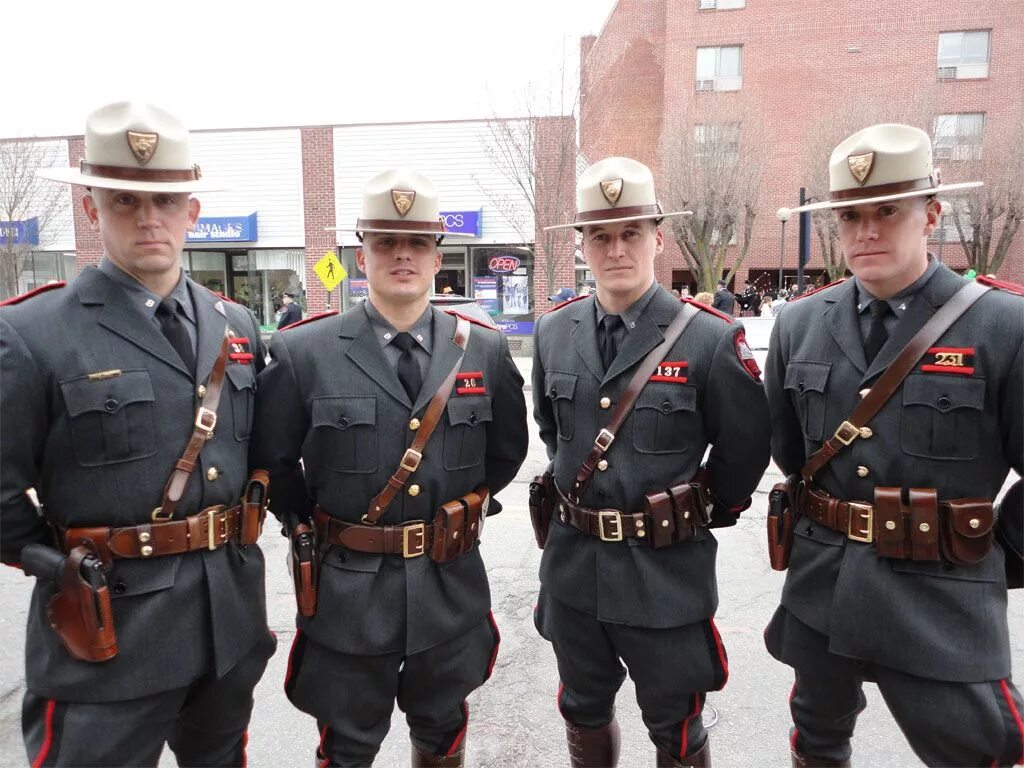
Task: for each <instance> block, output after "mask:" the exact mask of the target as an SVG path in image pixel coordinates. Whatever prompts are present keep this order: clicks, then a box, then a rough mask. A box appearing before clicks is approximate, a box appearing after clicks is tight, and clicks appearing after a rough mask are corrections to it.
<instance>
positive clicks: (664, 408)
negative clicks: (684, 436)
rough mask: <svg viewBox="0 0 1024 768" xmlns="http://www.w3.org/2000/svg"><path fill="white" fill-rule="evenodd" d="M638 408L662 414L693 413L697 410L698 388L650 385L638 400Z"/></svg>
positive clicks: (689, 385) (681, 385) (677, 385)
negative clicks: (650, 409) (649, 409)
mask: <svg viewBox="0 0 1024 768" xmlns="http://www.w3.org/2000/svg"><path fill="white" fill-rule="evenodd" d="M636 407H637V408H652V409H654V410H656V411H661V412H662V413H673V412H675V411H693V410H696V408H697V388H696V387H694V386H693V385H691V384H648V385H647V386H646V387H644V389H643V391H642V392H641V393H640V397H638V398H637V401H636Z"/></svg>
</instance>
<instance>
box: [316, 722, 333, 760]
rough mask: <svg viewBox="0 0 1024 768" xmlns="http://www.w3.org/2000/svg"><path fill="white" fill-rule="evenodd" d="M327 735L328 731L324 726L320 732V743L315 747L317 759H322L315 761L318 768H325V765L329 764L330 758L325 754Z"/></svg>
mask: <svg viewBox="0 0 1024 768" xmlns="http://www.w3.org/2000/svg"><path fill="white" fill-rule="evenodd" d="M327 734H328V730H327V726H326V725H325V726H324V727H323V730H321V731H320V743H319V744H318V745H317V748H316V751H317V757H318V758H323V759H318V760H317V766H318V768H327V765H328V764H329V763H330V762H331V757H330V755H328V754H327Z"/></svg>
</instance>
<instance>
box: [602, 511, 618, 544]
mask: <svg viewBox="0 0 1024 768" xmlns="http://www.w3.org/2000/svg"><path fill="white" fill-rule="evenodd" d="M606 520H611V521H612V522H613V523H614V524H615V528H614V530H612V532H611V533H607V534H606V533H605V528H604V525H605V521H606ZM597 535H598V536H600V537H601V541H622V514H621V513H620V512H619V511H618V510H617V509H602V510H601V511H599V512H598V513H597Z"/></svg>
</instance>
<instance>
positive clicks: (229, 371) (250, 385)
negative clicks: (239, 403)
mask: <svg viewBox="0 0 1024 768" xmlns="http://www.w3.org/2000/svg"><path fill="white" fill-rule="evenodd" d="M224 373H225V374H226V375H227V377H228V378H229V379H231V383H232V384H233V385H234V387H235V389H255V388H256V373H255V371H253V369H252V368H251V367H250V366H248V365H229V366H227V367H226V368H225V369H224Z"/></svg>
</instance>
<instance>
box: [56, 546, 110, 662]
mask: <svg viewBox="0 0 1024 768" xmlns="http://www.w3.org/2000/svg"><path fill="white" fill-rule="evenodd" d="M84 574H85V575H89V577H90V580H89V581H87V580H86V577H85V575H84ZM57 589H58V591H57V594H55V595H54V596H53V597H51V598H50V601H49V603H48V604H47V609H46V614H47V618H48V619H49V621H50V626H51V627H53V629H54V631H55V632H56V633H57V634H58V635H59V636H60V639H61V642H62V643H63V644H64V647H65V648H66V649H67V651H68V653H70V654H71V655H72V656H74V657H75V658H76V659H80V660H82V661H92V662H98V661H107V660H108V659H112V658H114V656H116V655H117V636H116V634H115V632H114V614H113V611H112V609H111V606H110V592H109V591H108V589H107V584H106V579H105V578H104V577H103V572H102V570H101V567H100V561H99V558H97V557H96V555H94V554H93V553H92V552H90V551H89V549H88V548H87V547H85V546H81V545H79V546H77V547H74V548H73V549H72V550H71V552H70V553H69V554H68V556H67V558H66V560H65V561H64V566H63V568H61V571H60V576H59V579H58V583H57Z"/></svg>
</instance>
